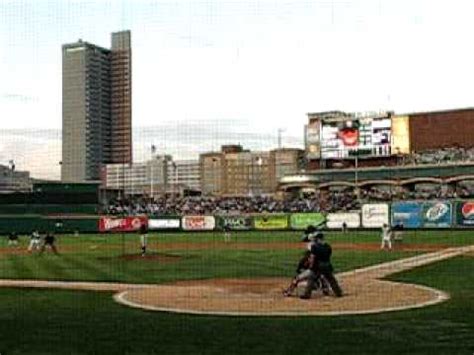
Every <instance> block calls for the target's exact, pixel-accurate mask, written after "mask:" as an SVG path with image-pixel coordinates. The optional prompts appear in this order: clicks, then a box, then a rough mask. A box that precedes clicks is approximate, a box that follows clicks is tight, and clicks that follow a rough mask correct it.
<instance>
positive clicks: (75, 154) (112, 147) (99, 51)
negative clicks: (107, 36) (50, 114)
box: [61, 31, 132, 182]
mask: <svg viewBox="0 0 474 355" xmlns="http://www.w3.org/2000/svg"><path fill="white" fill-rule="evenodd" d="M130 36H131V35H130V31H122V32H116V33H112V47H111V49H107V48H102V47H99V46H97V45H94V44H91V43H88V42H84V41H82V40H79V41H78V42H76V43H71V44H65V45H63V47H62V57H63V59H62V63H63V67H62V96H63V99H62V100H63V102H62V121H63V122H62V126H63V131H62V133H63V137H62V162H61V180H62V181H65V182H83V181H93V180H99V179H100V170H101V167H102V166H103V165H105V164H130V163H131V162H132V110H131V107H132V102H131V97H132V91H131V80H132V77H131V73H132V70H131V43H130V41H131V37H130Z"/></svg>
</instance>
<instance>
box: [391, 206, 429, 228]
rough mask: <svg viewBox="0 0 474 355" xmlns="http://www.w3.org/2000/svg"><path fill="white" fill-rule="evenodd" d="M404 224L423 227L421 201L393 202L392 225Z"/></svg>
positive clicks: (405, 226)
mask: <svg viewBox="0 0 474 355" xmlns="http://www.w3.org/2000/svg"><path fill="white" fill-rule="evenodd" d="M397 224H402V225H403V227H404V228H421V227H422V204H421V202H414V201H408V202H394V203H392V226H393V227H394V226H396V225H397Z"/></svg>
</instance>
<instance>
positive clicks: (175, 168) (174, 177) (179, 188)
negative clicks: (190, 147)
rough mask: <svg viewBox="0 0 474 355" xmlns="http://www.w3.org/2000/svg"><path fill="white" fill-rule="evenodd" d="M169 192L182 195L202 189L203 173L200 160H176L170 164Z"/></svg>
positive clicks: (168, 173)
mask: <svg viewBox="0 0 474 355" xmlns="http://www.w3.org/2000/svg"><path fill="white" fill-rule="evenodd" d="M167 177H168V183H167V193H168V194H173V195H179V196H182V195H184V194H186V193H188V192H194V193H199V192H200V191H201V174H200V169H199V161H198V160H176V161H172V162H171V164H168V172H167Z"/></svg>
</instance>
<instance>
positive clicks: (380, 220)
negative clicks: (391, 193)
mask: <svg viewBox="0 0 474 355" xmlns="http://www.w3.org/2000/svg"><path fill="white" fill-rule="evenodd" d="M384 224H387V225H388V224H389V214H388V205H387V204H386V203H371V204H367V205H363V206H362V227H364V228H382V226H383V225H384Z"/></svg>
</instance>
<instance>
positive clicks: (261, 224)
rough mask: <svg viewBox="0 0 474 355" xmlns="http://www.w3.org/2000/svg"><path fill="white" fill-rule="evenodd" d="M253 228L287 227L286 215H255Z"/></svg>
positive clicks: (274, 228) (273, 228)
mask: <svg viewBox="0 0 474 355" xmlns="http://www.w3.org/2000/svg"><path fill="white" fill-rule="evenodd" d="M253 223H254V227H255V229H264V230H276V229H287V228H288V216H287V215H278V216H273V215H271V216H255V217H254V218H253Z"/></svg>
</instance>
